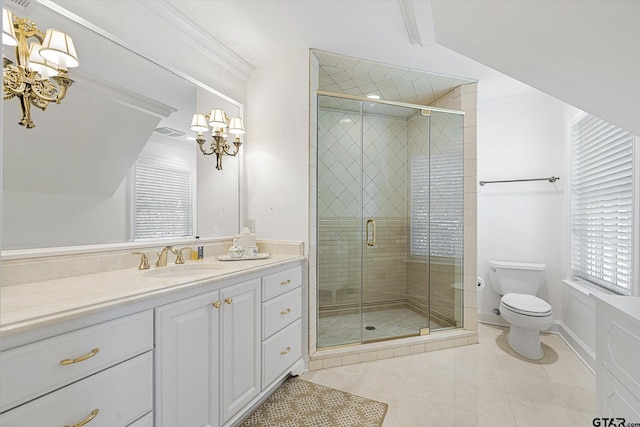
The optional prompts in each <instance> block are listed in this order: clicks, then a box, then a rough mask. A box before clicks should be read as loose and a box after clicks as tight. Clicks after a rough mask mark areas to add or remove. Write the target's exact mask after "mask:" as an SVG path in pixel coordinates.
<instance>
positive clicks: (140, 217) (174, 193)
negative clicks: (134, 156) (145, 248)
mask: <svg viewBox="0 0 640 427" xmlns="http://www.w3.org/2000/svg"><path fill="white" fill-rule="evenodd" d="M191 183H192V177H191V171H189V170H184V169H178V168H175V167H172V166H170V165H162V164H156V163H153V164H150V163H147V162H145V161H141V160H138V161H137V162H136V168H135V240H144V239H159V238H167V237H185V236H191V235H192V234H193V232H192V222H193V214H192V197H191Z"/></svg>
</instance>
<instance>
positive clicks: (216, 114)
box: [191, 108, 244, 170]
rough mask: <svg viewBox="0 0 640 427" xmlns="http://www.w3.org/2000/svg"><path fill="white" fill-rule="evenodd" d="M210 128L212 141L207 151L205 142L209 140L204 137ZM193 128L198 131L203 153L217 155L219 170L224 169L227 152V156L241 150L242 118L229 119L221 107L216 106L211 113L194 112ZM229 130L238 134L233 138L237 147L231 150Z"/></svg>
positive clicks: (199, 143) (217, 167) (197, 140)
mask: <svg viewBox="0 0 640 427" xmlns="http://www.w3.org/2000/svg"><path fill="white" fill-rule="evenodd" d="M209 128H211V142H210V144H209V147H208V150H209V151H207V148H205V146H204V144H205V142H207V141H206V139H205V138H204V132H207V131H208V130H209ZM191 130H193V131H195V132H197V137H196V142H197V143H198V146H199V147H200V151H201V152H202V154H204V155H205V156H210V155H212V154H215V155H216V169H218V170H222V156H224V155H225V154H226V155H227V156H235V155H236V154H238V151H240V145H242V142H240V135H242V134H244V125H243V124H242V119H241V118H240V117H232V118H231V120H229V117H227V114H226V113H225V112H224V111H223V110H221V109H220V108H214V109H213V110H211V113H209V115H204V114H194V115H193V120H191ZM227 130H228V131H229V133H231V134H234V135H236V137H235V139H234V140H233V145H235V147H236V148H235V150H234V151H231V146H230V145H229V144H227V140H226V137H227V134H226V131H227Z"/></svg>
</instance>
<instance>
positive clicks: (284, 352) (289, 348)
mask: <svg viewBox="0 0 640 427" xmlns="http://www.w3.org/2000/svg"><path fill="white" fill-rule="evenodd" d="M290 351H291V347H287V349H286V350H283V351H281V352H280V354H287V353H289V352H290Z"/></svg>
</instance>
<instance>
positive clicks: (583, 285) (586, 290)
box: [562, 279, 620, 296]
mask: <svg viewBox="0 0 640 427" xmlns="http://www.w3.org/2000/svg"><path fill="white" fill-rule="evenodd" d="M562 282H563V283H565V284H566V285H567V286H569V287H571V288H573V289H575V290H576V291H578V292H580V293H582V294H583V295H585V296H589V295H593V294H595V295H620V294H618V293H616V292H613V291H610V290H608V289H605V288H601V287H599V286H596V285H593V284H591V283H588V282H585V281H584V280H578V279H565V280H563V281H562Z"/></svg>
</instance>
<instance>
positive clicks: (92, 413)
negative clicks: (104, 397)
mask: <svg viewBox="0 0 640 427" xmlns="http://www.w3.org/2000/svg"><path fill="white" fill-rule="evenodd" d="M98 412H100V410H99V409H94V410H93V411H91V414H89V416H88V417H87V418H85V419H84V420H82V421H80V422H79V423H78V424H74V425H72V426H70V425H66V426H64V427H82V426H83V425H85V424H89V423H90V422H91V421H92V420H93V419H94V418H95V417H97V416H98Z"/></svg>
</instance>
